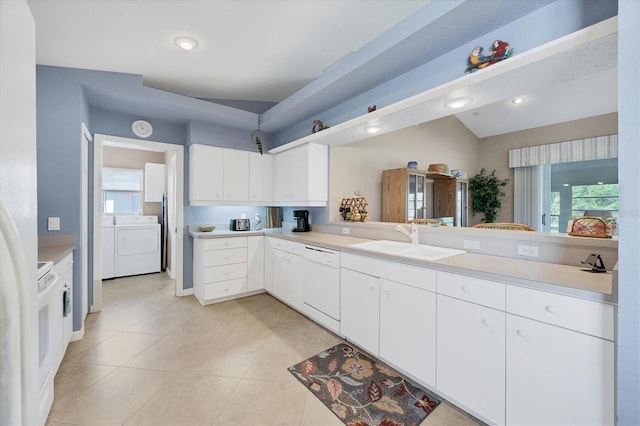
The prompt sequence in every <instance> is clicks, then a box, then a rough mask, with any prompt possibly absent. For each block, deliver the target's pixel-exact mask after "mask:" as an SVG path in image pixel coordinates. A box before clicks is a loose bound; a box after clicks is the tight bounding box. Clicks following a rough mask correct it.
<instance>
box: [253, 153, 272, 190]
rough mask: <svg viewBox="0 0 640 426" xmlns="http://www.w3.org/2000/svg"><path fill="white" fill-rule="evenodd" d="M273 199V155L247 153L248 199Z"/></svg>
mask: <svg viewBox="0 0 640 426" xmlns="http://www.w3.org/2000/svg"><path fill="white" fill-rule="evenodd" d="M271 200H273V155H266V154H265V155H260V154H258V153H257V152H250V153H249V201H252V202H261V201H262V202H266V201H271Z"/></svg>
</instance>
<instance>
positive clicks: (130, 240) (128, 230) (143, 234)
mask: <svg viewBox="0 0 640 426" xmlns="http://www.w3.org/2000/svg"><path fill="white" fill-rule="evenodd" d="M114 271H115V276H116V277H124V276H128V275H140V274H148V273H152V272H160V224H159V223H158V217H157V216H116V217H115V257H114Z"/></svg>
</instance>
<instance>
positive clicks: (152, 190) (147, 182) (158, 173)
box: [144, 163, 166, 203]
mask: <svg viewBox="0 0 640 426" xmlns="http://www.w3.org/2000/svg"><path fill="white" fill-rule="evenodd" d="M165 169H166V166H165V165H164V164H156V163H144V201H145V203H161V202H162V196H163V195H164V194H165V192H166V191H165V186H166V185H165V182H166V179H165Z"/></svg>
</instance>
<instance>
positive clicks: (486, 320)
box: [482, 318, 491, 327]
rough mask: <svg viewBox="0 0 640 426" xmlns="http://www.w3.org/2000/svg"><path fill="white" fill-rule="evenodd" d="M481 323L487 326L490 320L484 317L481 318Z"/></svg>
mask: <svg viewBox="0 0 640 426" xmlns="http://www.w3.org/2000/svg"><path fill="white" fill-rule="evenodd" d="M482 324H483V325H486V326H487V327H488V326H490V325H491V321H489V320H488V319H486V318H485V319H483V320H482Z"/></svg>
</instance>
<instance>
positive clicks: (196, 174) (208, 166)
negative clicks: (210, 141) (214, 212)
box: [189, 145, 224, 205]
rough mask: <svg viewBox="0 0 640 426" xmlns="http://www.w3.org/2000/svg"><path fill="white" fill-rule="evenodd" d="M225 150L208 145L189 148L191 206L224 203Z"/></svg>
mask: <svg viewBox="0 0 640 426" xmlns="http://www.w3.org/2000/svg"><path fill="white" fill-rule="evenodd" d="M223 152H224V148H219V147H216V146H208V145H191V146H190V147H189V201H190V203H191V205H204V204H211V203H212V202H216V201H222V194H223V193H224V187H223V183H222V182H223V176H224V174H223V155H222V153H223Z"/></svg>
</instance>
